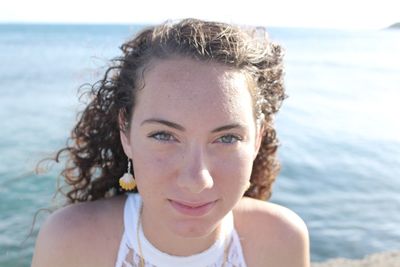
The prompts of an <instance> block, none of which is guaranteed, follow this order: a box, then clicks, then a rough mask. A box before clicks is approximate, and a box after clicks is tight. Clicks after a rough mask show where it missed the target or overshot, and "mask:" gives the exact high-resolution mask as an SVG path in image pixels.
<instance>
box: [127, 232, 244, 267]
mask: <svg viewBox="0 0 400 267" xmlns="http://www.w3.org/2000/svg"><path fill="white" fill-rule="evenodd" d="M234 243H235V242H234V239H233V237H232V238H231V239H230V240H229V244H228V247H227V249H228V259H227V262H226V263H225V265H223V260H224V258H223V255H221V257H220V258H219V260H218V262H216V263H214V264H211V265H208V266H205V267H222V266H223V267H246V266H245V265H243V264H242V258H241V253H240V251H239V248H238V247H237V246H235V245H234ZM144 262H145V265H144V267H157V266H155V265H153V264H151V263H149V262H148V261H146V260H144ZM139 263H140V256H139V254H138V253H136V251H135V250H134V249H133V248H130V247H128V246H127V254H126V256H125V258H124V259H123V260H122V264H121V267H140V265H139Z"/></svg>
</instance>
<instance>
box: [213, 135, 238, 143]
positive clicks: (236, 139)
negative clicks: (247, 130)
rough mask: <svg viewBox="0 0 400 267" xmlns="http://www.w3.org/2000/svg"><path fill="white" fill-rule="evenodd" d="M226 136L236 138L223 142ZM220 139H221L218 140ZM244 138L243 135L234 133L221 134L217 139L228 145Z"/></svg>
mask: <svg viewBox="0 0 400 267" xmlns="http://www.w3.org/2000/svg"><path fill="white" fill-rule="evenodd" d="M226 137H230V138H233V139H234V140H233V141H232V140H231V142H222V138H226ZM218 140H220V141H218ZM242 140H243V138H242V137H240V136H237V135H234V134H226V135H224V136H221V137H219V138H218V139H217V141H218V143H222V144H227V145H230V144H235V143H237V142H238V141H242Z"/></svg>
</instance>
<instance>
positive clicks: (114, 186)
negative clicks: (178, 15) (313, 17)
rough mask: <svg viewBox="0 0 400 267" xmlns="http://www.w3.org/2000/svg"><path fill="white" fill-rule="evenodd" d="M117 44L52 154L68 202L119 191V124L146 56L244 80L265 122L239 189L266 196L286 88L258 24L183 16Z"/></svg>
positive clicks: (276, 53)
mask: <svg viewBox="0 0 400 267" xmlns="http://www.w3.org/2000/svg"><path fill="white" fill-rule="evenodd" d="M121 50H122V52H123V54H122V56H121V57H118V58H115V59H114V60H113V61H112V66H111V67H110V68H109V69H108V70H107V71H106V72H105V75H104V77H103V79H102V80H100V81H98V82H97V83H95V84H93V85H92V86H90V89H89V90H88V91H87V92H84V94H85V95H87V96H89V99H90V101H89V103H88V105H87V106H86V108H85V109H84V111H83V112H81V113H80V114H79V116H78V122H77V124H76V126H75V127H74V128H73V130H72V133H71V137H70V138H69V139H68V142H67V146H66V147H65V148H63V149H61V150H59V151H58V152H57V154H56V155H55V157H54V160H55V161H57V162H59V160H60V158H61V157H62V156H64V155H65V156H67V159H68V160H67V162H66V166H65V168H64V169H63V170H62V172H61V176H63V177H64V178H65V181H66V183H67V184H68V185H69V186H67V188H68V190H69V191H68V192H67V193H66V196H67V200H68V202H70V203H74V202H83V201H90V200H96V199H101V198H107V197H111V196H114V195H119V194H123V193H124V191H123V190H122V189H120V187H119V184H118V179H119V178H120V177H121V176H122V175H123V173H125V172H126V169H127V157H126V155H125V154H124V151H123V149H122V144H121V142H120V130H121V131H128V130H129V129H130V121H131V117H132V113H133V112H134V107H135V103H136V95H137V91H138V90H140V89H142V88H143V82H144V80H143V75H144V72H145V69H146V66H147V65H148V64H149V63H150V61H151V60H157V59H168V58H171V57H177V56H179V57H185V58H191V59H194V60H200V61H206V62H217V63H220V64H224V65H228V66H231V67H232V68H235V69H238V70H241V71H243V72H244V73H245V74H246V76H247V77H249V78H250V80H251V81H250V82H249V89H250V90H251V93H252V95H253V103H254V114H255V116H256V118H257V121H258V122H260V124H261V125H263V126H264V128H265V134H264V136H263V139H262V144H261V148H260V151H259V153H258V155H257V158H256V159H255V161H254V165H253V169H252V174H251V186H250V188H249V189H248V190H247V191H246V193H245V195H246V196H249V197H252V198H257V199H268V198H269V197H270V195H271V185H272V183H273V181H274V180H275V177H276V176H277V174H278V171H279V163H278V161H277V156H276V151H277V147H278V140H277V137H276V133H275V130H274V127H273V115H274V114H275V113H276V112H277V111H278V109H279V107H280V105H281V102H282V100H283V99H284V98H285V93H284V86H283V66H282V56H283V53H282V49H281V47H280V46H279V45H277V44H274V43H272V42H270V40H269V39H268V37H267V34H266V32H265V30H264V29H260V28H249V27H247V28H243V27H242V28H241V27H238V26H233V25H229V24H224V23H217V22H208V21H201V20H196V19H185V20H182V21H179V22H166V23H164V24H161V25H159V26H155V27H150V28H147V29H145V30H143V31H141V32H140V33H139V34H137V35H136V37H134V38H133V39H131V40H129V41H127V42H126V43H124V44H123V45H122V46H121ZM121 118H122V120H121ZM119 119H120V120H119ZM132 172H133V173H134V170H132Z"/></svg>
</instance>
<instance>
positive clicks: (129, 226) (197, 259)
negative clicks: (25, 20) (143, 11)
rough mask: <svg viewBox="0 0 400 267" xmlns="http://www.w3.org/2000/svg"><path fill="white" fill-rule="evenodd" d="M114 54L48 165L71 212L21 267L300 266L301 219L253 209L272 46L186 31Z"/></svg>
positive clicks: (192, 23) (269, 145)
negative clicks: (58, 168) (62, 162)
mask: <svg viewBox="0 0 400 267" xmlns="http://www.w3.org/2000/svg"><path fill="white" fill-rule="evenodd" d="M122 50H123V56H122V57H121V58H119V59H117V60H116V64H115V66H113V67H111V68H110V69H109V70H108V71H107V72H106V74H105V77H104V79H103V80H101V81H100V82H99V83H97V84H95V85H94V86H93V88H92V94H93V98H92V100H91V102H90V103H89V105H88V106H87V108H86V109H85V110H84V112H83V113H82V114H81V116H80V120H79V122H78V124H77V125H76V127H75V128H74V130H73V134H72V141H73V142H72V144H71V145H70V146H68V147H66V148H64V149H62V150H61V151H59V153H58V154H57V157H56V160H57V161H58V159H59V157H60V155H62V154H64V153H67V154H68V156H69V159H70V161H69V163H68V165H67V166H66V168H65V170H64V171H63V173H62V174H63V176H64V177H65V178H66V181H67V183H68V184H69V185H71V186H72V189H71V191H70V192H68V194H67V197H68V200H69V202H70V203H69V204H72V203H74V204H73V205H68V206H66V207H64V208H62V209H60V210H58V211H57V212H55V213H53V214H52V215H51V216H50V217H49V218H48V219H47V221H46V222H45V224H44V225H43V226H42V228H41V231H40V233H39V236H38V239H37V243H36V248H35V254H34V257H33V264H32V266H34V267H36V266H118V267H119V266H174V267H176V266H249V267H251V266H276V267H286V266H287V267H289V266H293V267H294V266H296V267H302V266H309V241H308V234H307V229H306V226H305V224H304V223H303V221H302V220H301V219H300V218H299V217H298V216H296V215H295V214H294V213H293V212H291V211H289V210H288V209H286V208H283V207H281V206H278V205H275V204H271V203H267V202H265V201H261V200H265V199H267V198H269V196H270V191H271V184H272V182H273V180H274V179H275V176H276V175H277V172H278V163H277V161H276V150H277V138H276V135H275V130H274V128H273V116H274V114H275V113H276V112H277V111H278V109H279V106H280V104H281V102H282V100H283V99H284V97H285V95H284V88H283V81H282V73H283V70H282V65H281V61H282V53H281V48H280V47H279V46H278V45H275V44H272V43H271V42H269V41H268V40H267V39H266V35H265V33H264V32H260V31H259V30H253V31H251V30H245V29H240V28H238V27H235V26H232V25H227V24H223V23H214V22H206V21H200V20H194V19H186V20H182V21H180V22H177V23H165V24H162V25H159V26H156V27H153V28H149V29H146V30H144V31H142V32H141V33H139V34H138V35H137V36H136V37H135V38H134V39H133V40H130V41H128V42H126V43H125V44H124V45H123V46H122ZM128 192H131V193H128Z"/></svg>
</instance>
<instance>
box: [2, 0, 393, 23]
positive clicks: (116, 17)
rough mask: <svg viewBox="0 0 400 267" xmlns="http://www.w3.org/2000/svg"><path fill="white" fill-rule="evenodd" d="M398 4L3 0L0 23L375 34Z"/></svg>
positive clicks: (385, 0) (386, 0) (387, 0)
mask: <svg viewBox="0 0 400 267" xmlns="http://www.w3.org/2000/svg"><path fill="white" fill-rule="evenodd" d="M399 10H400V0H375V1H371V0H364V1H360V0H335V1H324V0H297V1H296V0H274V1H271V0H236V1H235V0H229V1H228V0H196V1H191V0H186V1H185V0H141V1H138V0H109V1H102V0H97V1H95V0H34V1H32V0H2V1H1V3H0V23H13V22H14V23H15V22H16V23H20V22H23V23H123V24H125V23H128V24H131V23H159V22H163V21H165V20H167V19H180V18H185V17H194V18H200V19H207V20H218V21H224V22H230V23H239V24H250V25H260V26H281V27H312V28H338V29H343V28H345V29H364V28H365V29H368V28H372V29H379V28H384V27H387V26H389V25H391V24H393V23H395V22H400V11H399Z"/></svg>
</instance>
